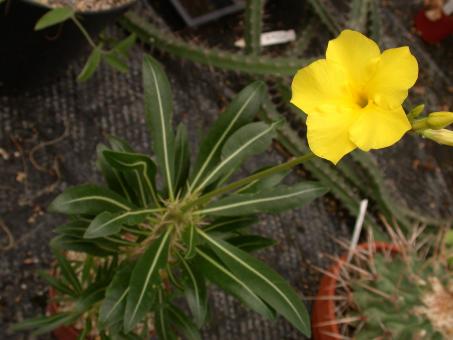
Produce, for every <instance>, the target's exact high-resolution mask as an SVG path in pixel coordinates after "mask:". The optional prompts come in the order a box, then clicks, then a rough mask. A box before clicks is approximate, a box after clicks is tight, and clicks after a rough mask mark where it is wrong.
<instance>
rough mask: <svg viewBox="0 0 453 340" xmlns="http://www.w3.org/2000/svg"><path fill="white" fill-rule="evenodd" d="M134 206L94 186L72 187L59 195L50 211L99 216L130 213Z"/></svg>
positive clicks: (51, 205)
mask: <svg viewBox="0 0 453 340" xmlns="http://www.w3.org/2000/svg"><path fill="white" fill-rule="evenodd" d="M132 208H133V205H132V204H131V203H129V202H127V201H126V200H125V199H124V198H123V197H122V196H120V195H118V194H117V193H115V192H113V191H111V190H109V189H106V188H103V187H99V186H96V185H92V184H84V185H79V186H75V187H71V188H68V189H66V190H65V191H63V193H61V194H60V195H58V196H57V197H56V198H55V199H54V200H53V202H52V203H51V204H50V205H49V208H48V210H49V211H52V212H58V213H63V214H72V215H75V214H88V215H97V214H98V213H101V212H103V211H110V212H116V211H119V210H126V211H129V210H131V209H132Z"/></svg>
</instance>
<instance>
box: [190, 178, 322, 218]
mask: <svg viewBox="0 0 453 340" xmlns="http://www.w3.org/2000/svg"><path fill="white" fill-rule="evenodd" d="M327 191H328V190H327V189H325V187H323V186H321V185H320V184H319V183H317V182H304V183H299V184H296V185H293V186H291V187H287V186H280V187H277V188H274V189H268V190H264V191H261V192H259V193H257V194H243V195H241V194H235V195H230V196H228V197H226V198H222V199H220V200H218V201H217V202H214V203H212V204H210V205H208V207H207V208H206V209H204V210H201V211H199V212H198V213H199V214H206V215H217V216H241V215H250V214H256V213H273V212H280V211H283V210H287V209H292V208H296V207H301V206H302V205H304V204H307V203H309V202H311V201H313V200H314V199H315V198H317V197H320V196H322V195H324V194H325V193H326V192H327Z"/></svg>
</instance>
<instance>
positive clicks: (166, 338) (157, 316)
mask: <svg viewBox="0 0 453 340" xmlns="http://www.w3.org/2000/svg"><path fill="white" fill-rule="evenodd" d="M157 294H158V299H159V304H158V306H157V310H156V312H155V313H154V320H155V322H154V323H155V326H156V331H157V335H158V337H159V339H163V340H176V339H177V337H176V334H175V333H174V332H173V330H172V329H171V326H170V322H171V319H170V318H169V316H168V314H167V311H166V307H167V306H166V305H165V302H164V299H163V293H162V291H161V290H159V291H158V293H157Z"/></svg>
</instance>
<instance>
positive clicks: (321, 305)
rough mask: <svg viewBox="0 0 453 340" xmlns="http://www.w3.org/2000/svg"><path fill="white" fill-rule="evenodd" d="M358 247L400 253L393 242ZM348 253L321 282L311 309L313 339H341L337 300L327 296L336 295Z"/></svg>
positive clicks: (362, 244)
mask: <svg viewBox="0 0 453 340" xmlns="http://www.w3.org/2000/svg"><path fill="white" fill-rule="evenodd" d="M357 248H358V249H363V250H367V249H370V248H373V249H376V251H377V252H384V251H389V252H391V253H398V252H399V250H398V247H397V246H396V245H394V244H391V243H385V242H375V243H373V244H369V243H361V244H359V245H358V246H357ZM346 258H347V255H346V254H345V255H344V256H342V257H340V258H339V259H338V261H337V262H336V263H335V264H333V265H332V266H331V267H330V268H329V270H328V272H329V274H330V275H326V274H325V275H324V276H323V277H322V278H321V282H320V284H319V290H318V293H317V296H318V297H319V299H316V300H315V302H314V304H313V307H312V311H311V327H312V330H313V339H315V340H338V339H341V334H340V329H339V327H338V323H336V322H335V320H336V319H337V316H336V315H335V300H329V299H326V298H325V297H327V296H335V294H336V293H335V290H336V288H337V281H338V278H339V276H340V273H341V268H342V266H343V263H344V262H345V261H346Z"/></svg>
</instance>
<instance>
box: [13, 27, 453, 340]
mask: <svg viewBox="0 0 453 340" xmlns="http://www.w3.org/2000/svg"><path fill="white" fill-rule="evenodd" d="M351 41H355V44H356V45H357V44H363V45H365V48H366V47H369V46H370V44H374V42H372V41H371V40H369V39H368V38H366V37H364V36H363V35H361V34H360V33H357V32H353V31H349V30H347V31H345V32H342V33H341V34H340V36H339V37H338V38H336V39H335V40H333V41H332V46H334V47H333V48H334V49H337V51H338V52H342V51H344V50H347V48H349V46H350V42H351ZM329 46H330V45H329ZM373 46H374V45H373ZM375 47H376V49H377V51H376V50H373V52H376V54H379V53H380V52H379V50H378V47H377V46H375ZM395 50H396V51H395ZM388 51H389V52H387V51H385V52H384V53H386V52H387V53H386V54H384V53H383V54H382V56H380V54H379V55H378V56H377V57H372V58H369V60H367V62H369V63H372V64H373V65H376V61H379V60H381V59H379V58H382V60H383V61H385V62H383V70H385V73H386V74H387V73H388V72H390V71H392V72H393V73H395V74H396V73H398V72H399V71H400V70H401V67H400V64H404V63H406V64H407V65H406V66H408V67H407V68H406V69H403V70H402V72H403V74H404V73H408V74H410V79H405V82H404V84H397V85H396V86H395V87H394V88H392V89H393V90H395V91H396V92H395V93H394V92H390V95H389V94H386V95H383V96H381V97H382V98H386V99H393V100H394V102H395V103H400V102H401V101H402V100H404V98H405V97H404V96H401V94H402V93H403V92H404V91H402V89H405V93H407V89H408V88H409V87H410V86H412V85H413V83H414V82H415V79H416V76H417V71H418V70H417V67H416V61H415V58H414V57H413V56H412V55H411V54H410V52H409V51H408V49H407V48H402V49H394V50H393V51H392V50H388ZM395 52H396V54H395ZM389 55H390V57H388V56H389ZM338 56H340V57H341V56H344V53H339V54H338ZM376 58H377V59H376ZM388 61H391V63H390V64H389V65H390V66H388V64H387V63H386V62H388ZM343 62H344V63H345V65H344V67H345V68H347V67H349V66H351V65H352V64H350V63H349V59H346V60H343ZM362 62H363V65H364V68H363V70H362V71H363V72H365V73H366V72H369V68H368V67H365V66H366V65H367V64H366V62H365V61H363V60H362ZM339 65H340V64H338V63H336V62H335V63H334V64H330V61H329V59H327V60H326V59H323V60H318V61H315V62H314V63H313V64H311V65H309V66H307V67H305V68H304V69H302V70H300V71H299V73H298V74H297V75H296V77H295V80H294V82H293V102H294V103H295V105H299V106H302V107H303V108H304V110H305V111H306V112H307V114H308V119H307V129H308V141H309V143H310V148H312V150H313V153H312V152H308V153H307V154H303V155H299V156H297V157H294V158H292V159H290V160H288V161H286V162H283V163H281V164H277V165H273V166H266V167H264V168H262V169H258V170H256V172H254V173H253V174H251V175H249V176H247V177H244V178H241V179H234V180H232V178H236V177H232V176H233V175H235V176H236V175H237V171H238V169H239V168H240V166H241V164H243V163H244V162H245V161H246V160H247V159H248V158H249V157H251V156H256V155H259V154H261V153H263V152H264V151H265V150H266V149H267V148H268V147H269V146H270V144H271V143H272V139H273V138H274V136H275V134H276V132H277V129H278V128H279V126H280V125H281V121H273V122H270V123H269V124H267V123H263V122H254V118H255V114H256V112H257V111H258V110H259V109H260V107H261V106H262V105H263V103H264V102H265V101H266V98H265V94H266V89H265V87H266V86H265V84H264V83H263V82H260V81H258V82H254V83H252V84H251V85H249V86H247V87H246V88H245V89H243V90H242V91H241V92H240V93H239V94H238V95H237V96H236V97H235V98H234V99H233V100H232V101H231V103H230V104H229V105H228V107H227V108H226V109H225V111H224V112H223V113H222V114H221V115H220V116H219V118H218V120H217V121H216V122H215V123H214V125H213V126H212V127H211V128H210V129H209V130H208V131H207V133H206V135H205V137H204V138H203V139H202V142H201V145H200V147H199V149H198V153H197V157H196V158H195V159H194V160H193V161H194V163H192V159H191V157H190V150H191V148H190V147H189V141H188V137H187V131H186V128H185V126H184V125H180V126H179V127H178V128H177V130H176V133H174V131H173V127H172V105H173V102H172V95H171V89H170V84H169V81H168V79H167V77H166V75H165V73H164V71H163V69H162V67H161V65H160V64H159V63H158V62H157V61H156V60H154V59H153V58H152V57H150V56H145V58H144V63H143V82H144V90H145V94H144V99H145V118H146V121H147V125H148V129H149V131H150V134H151V136H152V140H151V141H152V143H151V144H152V149H153V151H154V152H153V153H154V154H153V157H150V156H149V155H145V154H140V153H137V152H136V151H134V150H133V148H132V147H131V146H130V145H128V144H127V143H126V142H125V141H123V140H121V139H118V138H114V137H111V138H109V145H108V146H106V145H100V146H99V147H98V150H97V152H98V167H99V169H100V170H101V172H102V173H103V175H104V177H105V181H106V184H107V187H103V186H98V185H93V184H85V185H79V186H76V187H71V188H68V189H66V190H65V191H64V192H63V193H62V194H60V195H59V196H58V197H57V198H56V199H55V200H54V201H53V202H52V204H51V205H50V207H49V210H50V211H53V212H55V213H60V214H64V215H67V216H68V219H69V222H68V223H67V224H65V225H63V226H60V227H58V228H57V229H56V232H57V234H58V236H57V237H56V238H55V239H54V240H53V241H52V246H53V248H54V249H55V250H56V252H57V254H59V255H57V256H60V258H62V256H63V255H62V254H64V253H65V252H68V251H76V252H81V253H84V254H86V255H87V256H86V257H83V260H82V264H79V265H78V264H77V263H71V262H70V263H69V264H67V262H66V261H64V260H59V266H60V268H61V276H60V279H61V280H63V282H66V283H67V284H69V285H71V287H72V288H73V289H74V287H78V288H76V289H77V293H78V294H79V295H76V296H74V297H72V298H73V299H76V300H72V303H71V302H69V303H67V304H62V305H61V306H62V308H63V310H59V312H58V313H57V314H55V315H49V316H46V317H44V318H43V317H41V318H38V319H31V320H28V321H24V322H22V323H19V324H17V325H16V326H14V327H13V328H14V329H15V330H24V329H33V328H37V329H38V332H45V331H50V330H52V329H56V328H58V327H60V326H67V325H69V324H73V323H74V322H82V324H86V327H85V328H83V327H82V329H83V330H85V329H90V328H93V327H92V326H93V325H94V328H93V329H95V331H94V332H96V334H99V336H100V337H101V338H104V339H116V338H118V337H121V336H122V335H125V334H126V335H127V336H129V337H132V338H137V337H138V338H144V337H147V336H148V334H149V333H148V331H149V329H150V328H155V332H156V334H157V335H158V336H159V337H160V338H162V339H172V338H175V337H176V334H181V333H182V334H184V335H185V336H187V337H189V338H191V339H198V338H200V334H199V329H200V328H201V327H202V326H203V324H204V323H205V322H206V320H207V314H208V313H207V312H208V293H207V283H208V282H210V283H213V284H215V285H217V286H219V287H220V288H221V289H223V290H224V291H226V292H227V293H229V294H231V295H233V296H235V297H236V298H238V299H239V300H240V301H242V302H243V303H244V304H245V305H246V306H248V307H249V308H251V309H253V310H254V311H256V312H258V313H260V314H261V315H263V316H265V317H268V318H275V317H276V316H277V315H280V316H282V317H284V318H285V319H286V320H287V321H288V322H289V323H290V324H291V325H292V326H294V327H295V328H296V329H297V330H299V331H300V332H302V333H303V334H305V335H307V336H310V333H311V329H310V325H309V321H308V314H307V312H306V309H305V306H304V304H303V302H302V301H301V299H300V298H299V296H298V294H297V293H296V292H295V290H294V289H293V288H291V287H290V285H289V284H288V283H287V282H286V281H285V280H284V278H282V277H281V276H280V275H279V274H278V273H276V272H275V271H274V270H273V269H271V268H270V267H268V266H267V265H266V264H264V263H263V262H261V261H259V260H258V259H256V258H255V257H253V256H252V255H251V254H250V252H253V251H254V250H257V249H261V248H265V247H267V246H270V245H272V244H273V240H271V239H268V238H264V237H262V236H260V235H254V234H253V233H251V232H250V230H248V228H247V227H248V226H250V225H251V224H253V223H254V221H255V220H256V215H257V214H260V213H276V212H280V211H283V210H286V209H291V208H294V207H300V206H302V205H303V204H307V203H309V202H310V201H312V200H313V199H315V198H317V197H320V196H322V195H323V194H324V193H326V191H327V190H326V189H325V188H324V187H323V186H322V185H320V184H319V183H318V182H313V181H301V182H299V183H295V184H292V185H291V186H287V185H283V184H281V181H282V180H283V179H284V177H285V174H286V173H287V172H288V170H290V169H292V168H294V167H295V166H296V165H298V164H301V163H303V162H305V161H308V160H310V159H312V158H313V157H315V154H316V155H318V156H319V157H322V158H325V159H327V160H329V161H331V162H333V163H335V164H336V163H337V162H338V161H339V160H340V159H341V158H342V157H343V156H344V155H346V154H347V153H349V152H351V151H352V150H353V149H354V148H355V147H360V148H362V149H364V150H365V149H366V150H370V149H378V148H382V147H387V146H389V145H391V144H393V143H396V142H397V141H398V140H399V139H401V138H402V136H403V135H404V134H405V133H406V132H408V131H411V128H412V127H413V128H412V130H414V131H418V132H419V133H420V134H422V133H423V132H426V131H431V134H432V133H435V132H436V131H441V129H442V128H443V127H445V126H447V125H448V124H450V123H451V121H452V120H453V113H451V112H441V113H436V114H434V113H433V114H430V115H429V116H427V117H426V118H422V119H415V117H416V114H415V113H413V112H412V113H409V115H412V116H409V117H406V116H405V115H403V116H402V113H404V111H403V109H402V107H401V105H400V104H398V105H399V106H398V105H396V104H395V105H396V106H395V107H394V108H392V109H391V110H390V109H389V107H387V106H385V107H383V108H379V107H377V108H375V105H376V104H375V103H371V104H372V105H373V106H372V107H369V105H366V104H367V103H366V102H365V100H367V99H368V97H364V94H363V93H362V92H357V93H356V94H354V96H352V97H350V96H351V93H349V92H345V91H344V89H345V87H344V81H345V79H343V77H339V76H338V73H337V72H338V71H341V72H343V70H342V69H340V68H339ZM363 65H362V66H363ZM395 65H396V67H394V66H395ZM320 68H321V71H322V72H320ZM353 69H354V72H355V73H354V75H355V76H356V75H357V72H356V69H355V66H354V68H353ZM329 72H334V74H333V76H334V80H335V81H336V82H332V83H326V81H325V80H326V75H328V73H329ZM376 72H377V71H376ZM393 73H392V74H393ZM378 74H379V73H378ZM351 76H352V75H351ZM365 78H366V77H365ZM386 79H387V77H380V78H379V79H377V80H376V81H374V83H373V84H372V85H373V86H374V87H370V88H369V89H368V91H369V93H367V96H368V95H369V96H370V98H372V96H373V95H374V94H373V93H374V92H373V91H375V90H376V89H378V90H379V89H381V88H384V89H387V88H388V86H387V85H388V84H387V83H386V81H387V80H386ZM378 85H379V86H378ZM330 90H332V91H337V92H338V93H336V92H335V96H334V97H329V96H330V94H331V93H330V92H329V91H330ZM338 95H342V96H343V97H341V98H340V99H341V100H340V99H339V98H338ZM403 97H404V98H403ZM328 100H332V103H331V104H332V105H334V104H335V105H339V106H338V107H337V109H338V110H339V112H343V111H342V110H343V109H344V110H346V109H348V110H349V109H350V107H349V106H348V105H353V108H354V110H355V111H354V112H356V113H357V115H354V116H352V118H355V119H357V120H358V121H357V123H360V124H363V123H365V129H359V130H357V129H356V125H354V124H355V123H356V122H354V119H351V120H350V121H348V122H346V124H345V123H344V122H343V120H342V119H338V118H339V117H340V115H338V114H336V113H335V111H331V109H332V108H335V106H332V105H331V104H329V105H328V106H327V108H328V110H327V111H324V107H325V105H327V104H326V103H327V101H328ZM370 100H371V99H370ZM395 100H397V101H395ZM355 101H357V102H355ZM371 104H370V105H371ZM319 106H321V108H322V109H323V110H321V111H320V110H318V108H319ZM343 106H344V107H343ZM373 107H374V109H375V110H381V111H382V110H384V112H381V113H382V114H384V113H385V114H386V115H388V116H389V117H393V116H392V115H394V116H395V117H393V118H395V119H396V120H395V121H396V122H398V121H399V120H402V121H403V123H401V124H400V125H398V124H395V123H394V121H393V120H383V121H382V122H379V124H380V125H379V127H380V129H378V130H376V129H375V126H374V125H372V123H376V122H375V116H374V115H373V111H372V112H371V113H370V112H369V110H370V109H372V108H373ZM332 110H333V109H332ZM385 110H387V111H388V112H387V111H385ZM326 112H329V114H332V115H334V116H333V117H330V118H331V119H330V120H332V121H333V122H330V121H328V120H329V119H327V118H326V115H325V113H326ZM346 112H350V111H346ZM379 112H380V111H379ZM418 113H420V112H418ZM327 117H329V116H327ZM359 118H360V119H359ZM319 120H320V121H319ZM322 122H324V123H325V124H320V123H322ZM327 123H329V124H327ZM338 124H340V126H341V127H342V130H341V131H342V132H341V135H339V134H338V128H337V127H338V126H337V125H338ZM348 129H350V130H351V135H353V136H355V137H354V138H357V143H358V145H357V146H355V144H354V145H352V141H351V140H350V134H348V133H347V131H348ZM395 129H396V132H395V131H392V130H395ZM370 130H371V131H370ZM389 132H392V133H391V134H389ZM442 134H444V132H442ZM389 137H390V138H389ZM429 138H432V139H433V140H435V141H437V142H439V141H445V138H446V139H447V140H448V138H449V137H448V136H447V137H442V140H441V139H439V138H440V137H438V136H437V137H436V136H431V137H429ZM354 140H355V139H354ZM359 142H360V143H359ZM334 143H335V144H334ZM351 145H352V147H351ZM88 255H89V256H88ZM92 257H95V258H96V259H97V260H90V259H92ZM98 258H99V259H98ZM89 262H93V263H92V264H89V265H88V264H87V263H89ZM71 268H72V269H71ZM86 268H91V269H86ZM63 272H64V273H66V276H67V277H66V278H65V277H64V275H65V274H64V273H63ZM84 273H85V274H84ZM92 273H94V274H93V275H90V274H92ZM97 273H99V274H97ZM57 276H58V271H57ZM84 277H85V278H87V279H86V280H85V281H84ZM98 277H99V280H97V278H98ZM101 278H102V279H101ZM48 279H50V280H49V282H51V281H52V280H53V278H52V277H48ZM52 282H54V283H55V284H54V285H53V286H54V287H55V288H56V285H58V284H59V282H60V281H58V282H55V281H52ZM82 282H85V283H83V284H82ZM67 284H66V285H65V286H67ZM60 286H61V285H60ZM64 290H66V289H65V287H60V289H58V290H57V289H56V291H59V292H60V294H61V293H63V294H69V291H66V292H65V291H64ZM80 294H82V295H80ZM56 297H58V294H56ZM58 298H59V299H60V300H65V296H64V295H63V296H62V297H58ZM66 300H69V301H71V300H70V299H66ZM67 306H69V307H67ZM67 308H69V310H67ZM68 313H69V314H68ZM87 320H94V322H89V321H87ZM43 322H44V323H45V325H44V326H42V323H43ZM87 322H88V323H87ZM90 325H91V326H90ZM150 325H151V327H150ZM86 336H87V334H84V333H81V335H80V337H82V338H83V337H86Z"/></svg>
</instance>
